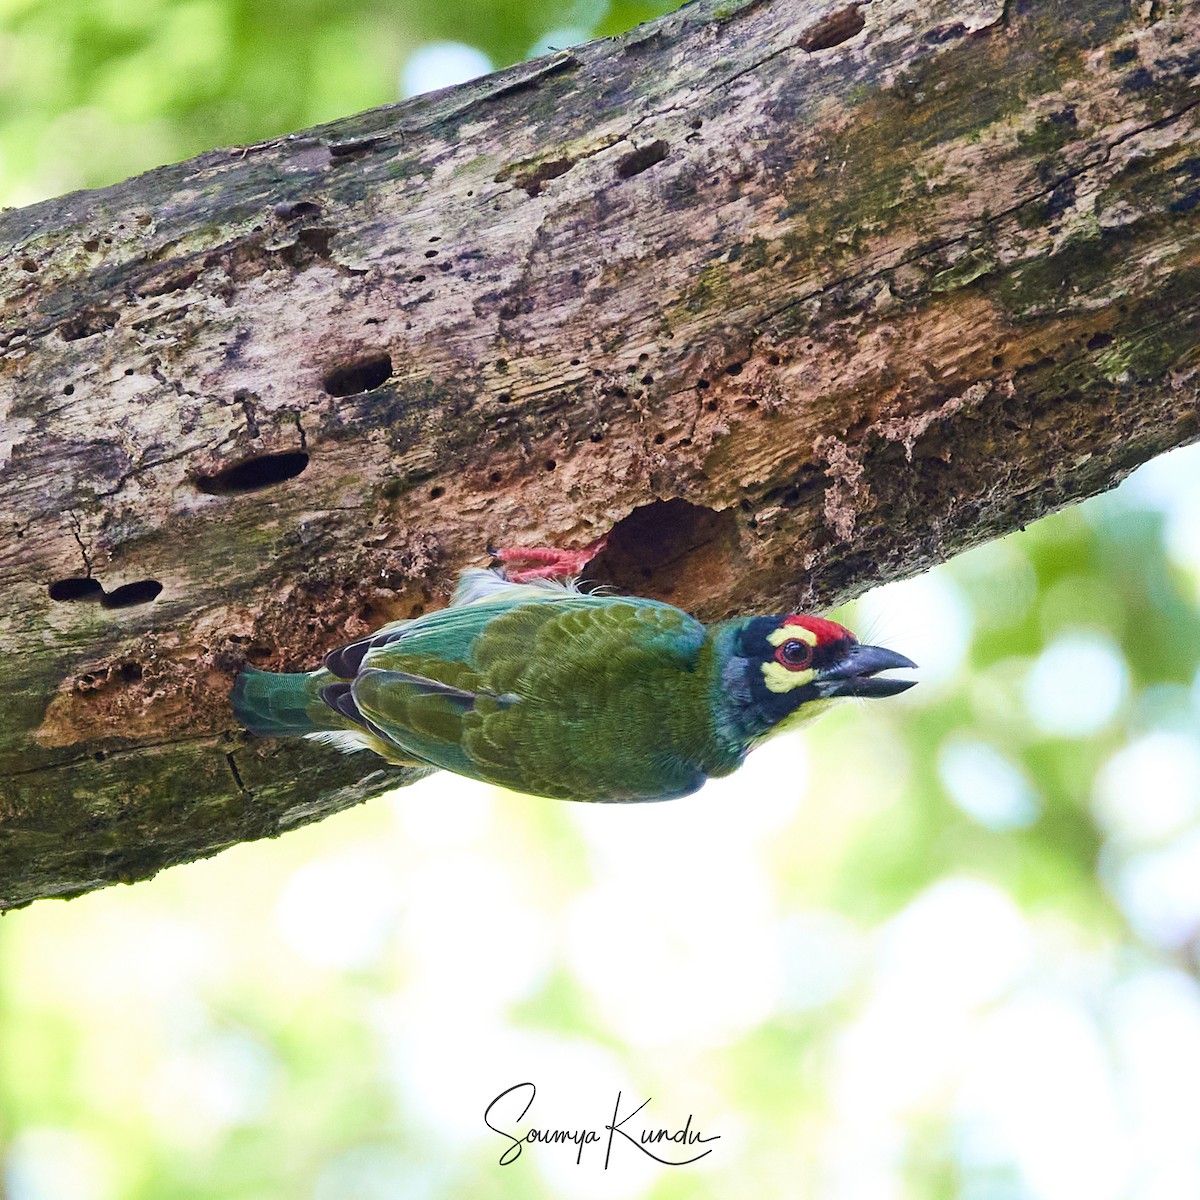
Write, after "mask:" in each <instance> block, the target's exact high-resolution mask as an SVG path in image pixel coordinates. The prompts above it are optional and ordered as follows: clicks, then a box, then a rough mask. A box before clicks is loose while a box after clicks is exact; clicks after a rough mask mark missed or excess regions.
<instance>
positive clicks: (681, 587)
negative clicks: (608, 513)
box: [587, 499, 738, 607]
mask: <svg viewBox="0 0 1200 1200" xmlns="http://www.w3.org/2000/svg"><path fill="white" fill-rule="evenodd" d="M737 538H738V533H737V518H736V517H735V515H734V514H733V512H732V511H730V510H724V511H721V512H718V511H716V510H714V509H711V508H704V507H702V506H701V505H697V504H690V503H689V502H688V501H686V500H679V499H675V500H655V501H654V502H653V503H651V504H644V505H642V506H641V507H640V508H635V509H634V510H633V512H631V513H630V514H629V516H627V517H625V519H624V520H622V521H618V522H617V524H616V525H614V526H613V528H612V531H611V532H610V533H609V535H608V541H607V544H606V545H605V548H604V549H603V550H602V551H601V552H600V553H599V554H598V555H597V556H596V558H595V559H594V560H593V561H592V563H591V564H590V566H589V568H588V571H587V578H588V579H589V580H592V581H594V582H596V583H602V584H608V585H610V586H612V587H614V588H616V589H617V590H618V591H621V592H625V593H627V594H630V595H642V596H650V597H653V598H655V599H660V600H668V599H669V600H672V602H674V603H683V605H684V607H688V606H689V601H694V602H695V603H700V602H701V601H702V599H703V597H704V596H705V595H706V594H711V593H712V592H714V591H716V590H718V588H719V584H720V583H721V582H722V581H723V580H724V577H725V576H726V575H727V574H728V569H729V568H728V564H729V563H730V562H732V561H736V559H737V555H736V554H734V553H733V550H734V548H735V547H736V545H737Z"/></svg>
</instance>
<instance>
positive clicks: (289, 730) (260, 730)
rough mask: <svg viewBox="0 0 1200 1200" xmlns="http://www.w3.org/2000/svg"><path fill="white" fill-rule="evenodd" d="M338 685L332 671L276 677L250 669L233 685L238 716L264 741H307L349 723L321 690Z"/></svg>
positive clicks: (235, 713)
mask: <svg viewBox="0 0 1200 1200" xmlns="http://www.w3.org/2000/svg"><path fill="white" fill-rule="evenodd" d="M332 682H334V679H333V676H332V675H330V673H329V672H328V671H324V670H321V671H308V672H301V673H299V674H296V675H276V674H274V673H273V672H271V671H259V670H258V669H257V668H255V667H246V668H245V669H244V670H243V671H242V673H241V674H240V675H239V676H238V677H237V679H235V680H234V681H233V692H232V693H231V694H230V697H229V699H230V702H231V703H232V704H233V712H234V716H236V717H237V719H238V720H239V721H240V722H241V723H242V725H244V726H245V727H246V728H247V729H248V730H250V732H251V733H257V734H260V735H261V736H263V737H303V736H304V735H305V734H308V733H318V732H320V731H321V730H326V729H343V728H345V722H344V721H342V720H341V719H340V718H339V716H338V714H337V713H335V712H334V711H333V710H332V709H331V708H329V707H328V706H327V705H326V704H325V703H324V702H323V701H322V700H321V688H323V687H324V686H325V685H326V684H328V683H332Z"/></svg>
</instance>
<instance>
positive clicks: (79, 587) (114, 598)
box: [49, 576, 163, 679]
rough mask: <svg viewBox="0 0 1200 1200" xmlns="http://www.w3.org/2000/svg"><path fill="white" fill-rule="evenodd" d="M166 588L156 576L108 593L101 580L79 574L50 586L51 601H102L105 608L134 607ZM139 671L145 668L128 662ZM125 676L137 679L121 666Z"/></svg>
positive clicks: (138, 673)
mask: <svg viewBox="0 0 1200 1200" xmlns="http://www.w3.org/2000/svg"><path fill="white" fill-rule="evenodd" d="M162 590H163V585H162V584H161V583H159V582H158V580H157V579H139V580H138V581H137V582H136V583H125V584H122V585H121V586H120V587H119V588H115V589H114V590H113V591H111V592H106V591H105V590H104V588H103V587H101V585H100V581H99V580H98V579H91V578H83V577H82V576H76V577H74V578H71V579H58V580H56V581H55V582H54V583H52V584H51V585H50V587H49V592H50V599H51V600H99V601H100V605H101V607H102V608H131V607H132V606H133V605H135V604H147V603H149V601H151V600H153V599H154V598H155V597H156V596H158V594H159V593H160V592H161V591H162ZM126 666H132V667H133V668H134V669H136V670H137V676H136V678H138V679H140V678H141V672H142V669H141V667H139V666H138V665H137V664H136V663H134V664H126ZM122 678H125V679H131V678H134V677H133V676H131V675H128V674H126V672H125V668H124V667H123V668H122Z"/></svg>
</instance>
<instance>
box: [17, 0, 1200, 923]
mask: <svg viewBox="0 0 1200 1200" xmlns="http://www.w3.org/2000/svg"><path fill="white" fill-rule="evenodd" d="M1198 81H1200V10H1197V9H1196V8H1195V7H1194V6H1188V5H1186V4H1183V3H1182V2H1180V3H1176V4H1174V5H1172V4H1169V3H1163V0H1153V2H1150V0H1137V2H1136V3H1132V4H1130V3H1126V2H1122V3H1116V2H1107V0H1093V2H1091V3H1088V4H1084V5H1080V4H1075V3H1072V2H1069V0H1009V2H1008V4H1007V6H1006V5H1005V3H1004V2H1003V0H953V2H951V0H873V2H872V3H861V4H858V3H853V4H833V5H831V4H829V3H826V2H824V0H748V2H743V3H736V2H732V3H731V2H729V0H700V2H698V3H695V4H693V5H691V6H688V7H686V8H684V9H682V10H680V11H679V12H676V13H674V14H671V15H669V16H666V17H664V18H662V19H661V20H659V21H656V22H654V23H652V24H651V25H648V26H644V27H642V28H641V29H638V30H635V31H634V32H633V33H631V34H629V35H627V36H625V37H621V38H616V39H610V40H606V41H602V42H596V43H592V44H590V45H587V46H582V47H579V48H576V49H573V50H570V51H566V52H563V53H560V54H557V55H554V56H552V57H550V58H547V59H542V60H540V61H538V62H534V63H528V64H523V65H522V66H519V67H516V68H514V69H513V70H511V71H507V72H502V73H500V74H498V75H494V76H490V77H488V78H485V79H481V80H477V81H475V82H472V83H469V84H466V85H463V86H462V87H458V88H454V89H448V90H446V91H444V92H440V93H436V94H433V95H431V96H427V97H421V98H418V99H416V100H413V101H409V102H407V103H404V104H400V105H395V106H390V107H387V108H382V109H378V110H375V111H372V112H368V113H364V114H362V115H360V116H356V117H353V118H350V119H348V120H345V121H341V122H338V123H336V124H333V125H328V126H324V127H322V128H319V129H315V130H310V131H308V132H306V133H302V134H297V135H294V136H290V137H285V138H280V139H276V140H274V141H272V142H267V143H263V144H261V145H257V146H248V147H241V148H237V149H233V150H216V151H212V152H210V153H207V154H204V155H201V156H200V157H199V158H197V159H194V160H192V161H190V162H186V163H181V164H178V165H176V166H170V167H164V168H162V169H159V170H156V171H152V172H150V173H148V174H147V175H144V176H141V177H139V178H136V179H132V180H129V181H126V182H125V183H121V184H118V185H116V186H114V187H110V188H107V189H104V190H101V191H96V192H87V193H76V194H73V195H70V196H65V197H63V198H61V199H58V200H53V201H49V202H47V203H44V204H39V205H35V206H33V207H31V208H28V209H24V210H20V211H10V212H7V213H4V214H0V314H2V315H0V597H2V604H0V654H2V655H3V661H4V663H5V667H4V684H5V686H4V692H5V701H6V702H5V704H4V706H3V710H2V711H0V907H6V906H15V905H19V904H23V903H27V902H28V901H30V900H31V899H33V898H35V897H38V896H46V895H69V894H75V893H78V892H80V891H84V890H87V889H89V888H92V887H96V886H99V885H101V884H104V883H108V882H112V881H115V880H133V879H137V878H142V877H144V876H147V875H149V874H151V873H153V872H154V871H155V870H157V869H159V868H160V867H162V866H164V865H168V864H170V863H173V862H179V861H184V860H187V859H190V858H196V857H199V856H201V855H204V854H209V853H213V852H215V851H216V850H219V849H221V848H222V847H224V846H227V845H229V844H231V843H233V842H236V841H239V840H243V839H246V838H252V837H259V836H266V835H272V834H275V833H278V832H279V831H281V830H282V829H286V828H289V827H291V826H293V825H295V824H298V823H300V822H302V821H306V820H311V819H314V818H317V817H320V816H322V815H324V814H326V813H329V812H332V811H336V810H337V809H339V808H341V807H344V806H345V805H346V804H350V803H354V802H357V801H359V800H362V799H364V798H366V797H368V796H370V795H372V794H374V793H376V792H378V791H380V790H382V789H383V788H386V787H389V786H394V785H395V784H396V783H398V782H405V781H406V779H405V777H404V776H403V775H402V774H399V773H396V772H391V771H383V770H379V769H377V764H376V763H375V762H373V761H372V760H371V759H370V758H369V757H368V756H351V757H339V756H338V755H336V754H333V753H331V752H330V751H328V750H325V749H322V748H319V747H315V746H310V745H307V744H295V743H275V742H264V741H255V740H253V739H250V738H249V737H248V736H246V735H244V734H242V733H240V732H239V731H238V730H237V729H236V728H235V724H234V722H233V720H232V716H231V713H230V710H229V706H228V699H227V697H228V691H229V686H230V682H231V680H232V677H233V675H234V674H235V672H236V671H237V669H238V668H239V667H240V666H241V665H242V664H243V663H245V662H251V663H254V664H256V665H258V666H264V667H271V668H277V669H278V668H288V669H300V668H304V667H308V666H310V665H312V664H314V663H315V662H316V661H317V660H318V659H319V656H320V654H321V653H322V652H323V651H324V650H326V649H328V648H329V647H331V646H333V645H335V644H337V643H339V642H342V641H345V640H347V639H350V638H353V637H356V636H358V635H360V634H362V633H364V632H366V631H367V630H369V629H371V628H372V627H374V626H376V625H378V624H381V623H382V622H384V621H386V620H389V619H393V618H396V617H403V616H409V615H412V614H415V613H419V612H421V611H424V610H425V609H426V608H427V607H431V606H435V605H437V604H440V603H442V602H443V601H444V599H445V598H446V596H447V594H448V590H449V587H450V585H451V583H452V580H453V577H454V575H455V574H456V573H457V571H458V570H459V569H460V568H461V567H463V566H466V565H468V564H472V563H482V562H485V561H486V558H487V555H486V552H485V547H486V546H487V544H488V543H489V541H492V542H495V541H504V542H509V543H544V542H550V543H556V544H564V545H582V544H584V543H586V542H589V541H591V540H592V539H594V538H596V537H597V536H598V535H600V534H604V533H609V534H610V535H611V536H610V544H609V549H608V550H607V551H606V552H605V553H604V554H603V555H602V556H601V557H600V558H599V559H598V560H596V562H595V563H594V564H593V567H592V570H591V571H590V574H591V576H592V577H593V578H596V579H599V580H602V581H607V582H611V583H615V584H617V585H620V586H622V587H625V588H627V589H630V590H634V591H637V592H640V593H643V594H650V595H655V596H660V597H664V598H667V599H670V600H672V601H674V602H676V603H679V604H681V605H683V606H684V607H687V608H689V609H691V610H693V611H695V612H697V613H698V614H699V615H701V616H704V617H708V618H715V617H719V616H722V615H724V614H727V613H730V612H732V611H734V610H741V611H746V610H761V611H777V610H785V609H792V608H796V607H799V608H806V609H813V608H817V609H819V608H821V607H823V606H826V605H828V604H830V603H832V602H834V601H837V600H841V599H845V598H846V597H848V596H850V595H852V594H854V593H856V592H859V591H861V590H863V589H865V588H867V587H870V586H872V585H873V584H876V583H879V582H882V581H884V580H888V579H892V578H895V577H898V576H901V575H905V574H911V573H913V572H915V571H919V570H921V569H923V568H924V567H926V566H928V565H930V564H932V563H934V562H938V561H940V560H942V559H944V558H946V557H947V556H949V555H951V554H953V553H955V552H957V551H959V550H961V549H963V548H965V547H967V546H969V545H972V544H974V543H977V542H979V541H980V540H982V539H985V538H990V537H994V536H996V535H998V534H1002V533H1005V532H1007V531H1009V530H1012V529H1015V528H1017V527H1018V526H1020V525H1022V524H1024V523H1025V522H1028V521H1030V520H1032V519H1034V518H1036V517H1038V516H1039V515H1041V514H1043V513H1045V512H1048V511H1050V510H1051V509H1054V508H1056V507H1059V506H1061V505H1063V504H1066V503H1069V502H1071V501H1074V500H1077V499H1079V498H1081V497H1084V496H1087V495H1090V494H1092V493H1095V492H1097V491H1100V490H1102V489H1104V488H1107V487H1110V486H1111V485H1112V484H1114V483H1115V482H1117V481H1118V480H1119V479H1120V478H1122V477H1123V476H1124V475H1125V474H1126V473H1127V472H1128V471H1129V470H1131V469H1132V468H1133V467H1134V466H1136V465H1137V464H1138V463H1141V462H1143V461H1145V460H1146V459H1147V458H1149V457H1151V456H1152V455H1154V454H1156V453H1159V452H1160V451H1162V450H1165V449H1167V448H1169V447H1171V446H1175V445H1178V444H1181V443H1183V442H1186V441H1189V440H1192V439H1194V438H1195V437H1196V436H1197V435H1198V434H1200V422H1198V419H1197V404H1196V399H1197V392H1196V363H1197V343H1198V339H1197V331H1198V329H1200V324H1198V322H1200V269H1198V268H1200V216H1198V213H1200V149H1198V145H1197V143H1198V140H1200V113H1198V111H1197V108H1196V105H1197V101H1198V100H1200V91H1198V87H1197V83H1198Z"/></svg>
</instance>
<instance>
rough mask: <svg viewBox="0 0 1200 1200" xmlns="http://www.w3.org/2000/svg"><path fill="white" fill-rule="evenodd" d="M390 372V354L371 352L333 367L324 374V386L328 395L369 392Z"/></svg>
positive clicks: (383, 381)
mask: <svg viewBox="0 0 1200 1200" xmlns="http://www.w3.org/2000/svg"><path fill="white" fill-rule="evenodd" d="M391 374H392V359H391V356H390V355H388V354H384V353H382V352H381V353H379V354H371V355H368V356H367V357H365V358H359V359H356V360H355V361H354V362H350V363H344V364H343V365H342V366H340V367H334V368H333V370H332V371H330V372H329V374H328V375H326V376H325V383H324V388H325V391H326V393H327V394H328V395H330V396H357V395H358V393H359V392H371V391H374V390H375V388H377V387H380V386H381V385H382V384H385V383H387V381H388V379H389V378H391Z"/></svg>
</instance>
